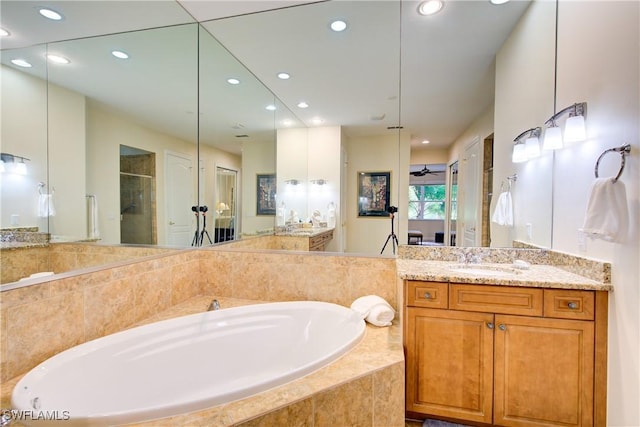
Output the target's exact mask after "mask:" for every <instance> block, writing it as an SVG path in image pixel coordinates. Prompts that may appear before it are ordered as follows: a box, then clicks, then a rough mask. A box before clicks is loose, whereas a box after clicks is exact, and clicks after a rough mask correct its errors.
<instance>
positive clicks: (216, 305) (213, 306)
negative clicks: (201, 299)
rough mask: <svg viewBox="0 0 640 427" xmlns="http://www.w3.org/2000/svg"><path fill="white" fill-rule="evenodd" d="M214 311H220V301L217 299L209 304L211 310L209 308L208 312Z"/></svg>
mask: <svg viewBox="0 0 640 427" xmlns="http://www.w3.org/2000/svg"><path fill="white" fill-rule="evenodd" d="M213 310H220V301H218V300H217V299H214V300H213V301H211V304H209V308H207V311H213Z"/></svg>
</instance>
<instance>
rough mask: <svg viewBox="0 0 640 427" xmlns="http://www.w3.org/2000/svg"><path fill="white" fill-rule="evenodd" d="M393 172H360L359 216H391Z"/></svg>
mask: <svg viewBox="0 0 640 427" xmlns="http://www.w3.org/2000/svg"><path fill="white" fill-rule="evenodd" d="M390 203H391V172H358V216H359V217H384V218H387V217H388V216H389V207H390Z"/></svg>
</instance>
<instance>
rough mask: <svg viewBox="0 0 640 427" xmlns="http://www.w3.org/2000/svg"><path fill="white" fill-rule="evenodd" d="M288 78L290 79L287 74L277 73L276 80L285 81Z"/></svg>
mask: <svg viewBox="0 0 640 427" xmlns="http://www.w3.org/2000/svg"><path fill="white" fill-rule="evenodd" d="M289 77H291V76H290V75H289V73H278V78H279V79H282V80H287V79H288V78H289Z"/></svg>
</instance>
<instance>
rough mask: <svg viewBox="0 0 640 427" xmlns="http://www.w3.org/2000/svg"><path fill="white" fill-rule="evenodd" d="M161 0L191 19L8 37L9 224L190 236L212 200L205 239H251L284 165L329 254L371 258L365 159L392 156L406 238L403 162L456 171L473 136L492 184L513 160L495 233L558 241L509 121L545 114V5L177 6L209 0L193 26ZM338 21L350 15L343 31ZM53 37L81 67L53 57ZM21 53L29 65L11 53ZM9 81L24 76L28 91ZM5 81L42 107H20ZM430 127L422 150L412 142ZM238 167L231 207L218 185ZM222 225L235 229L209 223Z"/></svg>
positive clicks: (544, 162) (546, 165)
mask: <svg viewBox="0 0 640 427" xmlns="http://www.w3.org/2000/svg"><path fill="white" fill-rule="evenodd" d="M8 3H15V4H20V3H21V2H8ZM97 3H100V7H107V8H116V9H117V8H118V7H120V6H119V5H120V4H119V3H113V4H110V5H106V3H105V4H103V3H102V2H97ZM133 3H135V2H133ZM160 3H163V4H164V6H162V7H166V6H167V5H166V4H165V3H169V4H172V5H174V6H176V7H177V9H178V10H179V13H178V15H179V18H176V19H175V20H174V21H173V23H176V22H177V23H179V24H180V25H167V24H168V23H171V22H169V21H170V20H169V21H167V22H166V23H165V24H162V25H148V26H146V25H147V24H141V28H145V26H146V28H150V27H157V28H152V29H141V30H139V31H128V32H120V33H117V34H115V33H114V32H113V31H106V30H105V31H104V32H103V33H102V34H107V33H109V35H100V34H94V35H92V37H88V38H80V39H78V38H77V36H75V37H74V34H70V35H67V34H64V35H63V36H60V37H58V38H53V39H49V40H42V41H50V40H61V39H64V40H68V41H62V42H50V43H47V44H40V45H35V46H31V47H28V48H20V49H13V48H12V49H5V50H3V51H2V67H3V69H2V71H3V72H2V76H3V108H2V115H3V117H2V118H3V129H2V151H3V152H10V153H15V154H16V155H19V156H24V157H25V158H28V159H30V160H29V161H28V162H27V163H28V166H29V167H30V173H29V175H27V176H26V177H23V178H24V179H23V180H22V181H21V183H20V184H19V185H18V184H14V183H13V181H11V182H10V181H9V179H13V177H11V178H10V177H9V176H8V175H7V174H3V178H2V179H3V182H2V217H1V226H2V228H11V227H14V226H15V225H35V226H37V227H38V228H39V229H40V230H42V231H45V232H48V233H51V235H52V236H53V237H54V239H57V240H60V241H63V240H87V239H89V240H97V241H99V242H100V243H101V244H109V245H111V244H120V243H121V242H123V241H125V240H123V234H122V229H123V227H122V222H123V221H128V223H127V224H128V225H127V227H128V229H130V230H133V231H129V232H127V233H126V234H131V233H134V232H135V231H137V229H138V228H141V227H144V228H145V230H147V235H148V237H145V239H146V241H150V242H152V243H154V244H156V245H159V246H168V247H189V246H191V245H192V244H193V238H194V231H198V230H200V231H201V230H202V226H203V222H202V221H203V219H204V218H203V215H202V213H201V211H200V210H199V208H200V207H205V206H206V207H207V212H206V213H207V218H206V219H207V229H208V230H207V231H208V232H209V234H210V235H211V237H212V240H213V241H214V242H213V243H217V242H221V241H222V240H225V241H226V240H228V239H229V238H230V236H233V238H234V239H235V238H243V237H250V236H254V235H260V234H263V233H270V232H273V229H274V226H275V224H276V216H275V215H274V214H270V213H269V212H267V213H268V214H266V215H265V212H264V211H262V212H261V211H260V210H259V209H257V207H256V197H257V194H258V191H259V185H260V184H259V178H260V177H262V176H276V177H277V180H278V181H277V193H276V194H275V200H274V201H273V206H275V207H276V208H277V207H278V206H280V205H285V206H286V207H287V210H288V211H291V210H295V211H296V213H297V214H298V216H299V217H300V218H305V219H306V218H307V217H309V216H310V214H311V213H312V212H313V211H315V210H320V211H327V210H328V207H329V206H333V207H334V208H335V209H336V211H335V212H336V215H337V216H338V217H339V218H338V219H337V221H336V223H337V225H338V227H337V228H336V235H335V238H334V241H333V242H332V243H331V246H329V247H328V249H329V250H332V251H346V252H357V253H370V254H377V253H379V251H380V247H381V246H382V244H383V243H384V241H385V238H386V237H387V234H388V233H389V231H390V227H389V221H388V218H373V219H372V218H361V217H359V216H358V209H357V200H358V194H357V188H358V185H357V182H358V176H359V174H361V173H366V172H390V180H391V186H392V188H391V196H390V197H391V200H390V205H394V206H398V207H399V213H398V215H397V216H396V221H397V222H396V232H397V233H398V235H399V237H400V241H401V243H405V242H406V241H407V239H406V237H407V229H408V228H413V224H410V223H409V221H408V215H409V214H408V210H409V202H410V201H409V196H408V194H407V193H408V191H407V188H408V187H409V178H410V176H411V175H410V173H409V172H410V171H411V170H412V169H411V168H410V166H409V165H410V164H415V165H420V167H422V166H424V165H426V164H429V165H432V164H440V165H444V166H443V168H442V170H443V171H447V170H449V169H448V168H447V167H448V165H451V164H452V163H454V162H456V161H457V162H458V165H459V171H460V178H461V180H460V183H462V182H464V181H463V179H462V178H463V177H464V173H465V171H464V158H463V153H464V150H465V148H467V146H468V145H469V144H470V143H471V141H473V140H474V138H475V137H476V136H479V137H480V141H481V142H482V143H484V142H485V140H486V139H487V138H488V137H489V136H490V135H493V144H494V155H493V163H494V165H493V186H492V188H491V189H492V191H491V192H492V193H493V194H494V195H495V194H496V193H497V192H499V188H500V183H501V182H502V181H504V180H505V179H506V177H507V176H511V175H513V174H518V177H519V178H518V181H517V183H516V184H515V186H516V187H515V188H516V190H514V199H518V200H519V201H520V202H522V203H521V204H518V212H517V213H516V215H521V214H522V215H524V216H523V217H522V219H518V226H517V227H514V228H512V229H509V230H502V231H500V230H492V232H491V233H492V240H491V243H490V244H491V245H493V246H496V245H501V246H504V245H510V244H511V242H512V241H513V240H515V239H519V238H521V237H522V235H521V233H522V232H523V231H522V230H526V229H527V227H526V224H533V226H532V227H529V228H528V230H531V228H533V235H534V237H533V238H531V239H527V238H526V237H527V236H526V235H525V238H524V240H528V241H530V242H532V243H536V244H540V245H543V246H549V245H550V243H549V239H550V220H551V215H550V202H549V203H546V202H545V200H547V199H546V197H547V196H550V193H551V172H552V171H551V166H550V164H551V162H550V161H549V157H550V156H548V155H547V156H543V157H541V158H540V159H538V160H535V161H533V162H529V163H527V164H522V165H514V164H513V163H511V158H510V155H511V146H512V140H513V137H515V135H517V134H518V133H519V132H520V131H522V130H524V129H525V127H531V126H533V125H535V124H539V123H541V122H543V121H544V119H545V118H546V117H548V115H549V114H550V113H551V112H552V110H553V57H554V52H555V50H554V43H555V40H554V37H555V36H554V35H555V30H554V25H555V4H554V3H553V2H545V1H533V2H510V3H508V4H506V5H503V6H500V7H498V6H493V5H490V4H489V3H488V2H477V1H456V2H449V3H447V5H446V7H445V8H444V9H443V11H441V15H439V16H438V15H436V16H433V17H424V16H418V15H417V13H416V10H417V2H412V1H401V2H400V1H384V2H378V1H371V2H366V1H365V2H360V1H358V2H355V1H354V2H343V1H330V2H320V3H314V4H307V5H298V6H296V7H290V8H284V9H280V10H273V11H266V12H260V13H253V14H247V15H242V16H235V17H232V18H223V19H213V20H211V19H209V17H208V15H207V13H205V12H203V13H201V14H199V13H200V12H199V11H200V10H202V9H206V7H205V6H207V5H205V4H197V5H196V4H195V3H194V4H190V3H189V2H185V3H184V6H185V7H186V8H187V9H189V8H190V7H194V8H195V7H196V6H197V8H196V9H193V10H190V13H191V14H192V15H193V16H194V17H195V19H196V20H197V21H200V23H199V24H198V23H185V22H188V21H189V19H192V18H189V19H185V16H184V12H185V11H184V9H182V6H181V5H180V4H179V3H173V2H160ZM484 3H487V4H484ZM154 4H155V3H154ZM211 5H212V6H210V7H215V2H211ZM83 7H85V6H83ZM207 7H209V6H207ZM7 16H8V15H7ZM336 18H341V19H342V20H344V21H345V22H346V23H347V30H346V31H344V32H334V31H331V29H330V23H331V22H332V21H333V20H335V19H336ZM438 19H440V20H438ZM452 23H455V25H452ZM66 25H67V27H70V26H72V22H71V20H68V22H67V23H66ZM100 28H102V27H99V28H98V29H97V30H96V31H100ZM130 29H131V28H126V30H130ZM122 30H124V29H122ZM122 30H120V31H122ZM401 30H402V40H401V39H400V37H401V36H400V35H401ZM116 32H117V31H116ZM255 34H260V37H255ZM481 40H482V43H481V45H480V47H479V45H478V43H480V41H481ZM436 41H437V42H436ZM461 46H471V48H470V50H465V49H461V48H460V47H461ZM3 47H4V45H3ZM113 51H121V52H124V53H126V54H127V55H128V56H129V58H127V59H124V58H118V57H115V56H114V55H113V54H112V52H113ZM45 53H51V54H55V55H58V56H60V57H63V58H67V59H69V60H70V61H71V63H70V64H54V63H46V62H45V60H44V59H43V58H44V55H45ZM16 57H21V58H25V60H27V59H28V60H31V62H32V67H30V68H28V69H27V68H21V67H19V66H16V65H15V64H12V63H11V62H10V61H11V60H12V59H15V58H16ZM425 64H427V65H428V66H425ZM280 72H286V73H287V74H289V78H288V79H283V78H281V77H282V76H280V77H279V76H278V74H279V73H280ZM469 76H471V77H469ZM16 78H20V79H22V80H24V81H25V82H30V84H31V86H30V89H29V90H28V91H24V90H23V89H18V88H19V86H18V85H17V84H15V83H14V81H15V79H16ZM5 79H7V80H5ZM8 79H14V81H12V82H11V84H5V81H9V80H8ZM456 79H458V80H456ZM460 79H461V80H460ZM532 79H533V80H532ZM449 81H450V83H451V84H447V82H449ZM462 81H466V82H468V83H473V84H471V85H469V86H464V85H462V84H461V83H460V82H462ZM532 81H533V82H534V83H535V84H530V83H531V82H532ZM456 82H457V83H456ZM21 84H22V83H21ZM24 84H27V83H24ZM401 86H402V91H401ZM7 88H16V92H15V93H16V96H18V95H17V94H18V93H20V96H21V97H22V98H25V99H28V100H29V102H31V104H25V105H26V106H25V107H21V108H9V103H10V101H8V100H9V99H10V98H9V96H8V95H9V94H10V93H12V92H11V90H12V89H7ZM19 91H21V92H19ZM24 94H28V95H29V97H25V96H24ZM16 105H17V104H16ZM21 120H22V121H21ZM24 120H28V122H27V123H28V124H26V125H25V124H21V123H24ZM6 123H15V124H16V126H6V125H5V124H6ZM442 125H446V126H442ZM400 128H402V129H400ZM423 139H430V140H431V141H432V145H431V147H430V148H428V149H422V148H419V147H422V146H419V145H417V144H418V143H419V142H420V141H422V140H423ZM27 142H28V143H27ZM409 145H411V152H409ZM327 159H329V160H330V161H327ZM150 165H154V167H152V166H150ZM221 171H223V172H221ZM230 175H233V176H234V177H235V178H234V179H235V181H234V182H235V183H234V191H235V192H236V194H235V200H234V201H233V202H232V203H234V208H233V210H234V211H233V214H232V215H230V213H231V211H230V209H224V208H225V205H228V206H230V205H229V203H227V202H226V201H224V200H222V198H221V197H220V196H219V195H218V193H219V192H220V190H219V189H220V188H223V187H224V188H225V189H226V190H225V191H228V184H229V179H230V178H229V176H230ZM443 175H446V176H449V174H447V173H444V174H443ZM293 180H295V181H297V182H298V183H299V184H300V185H298V186H295V187H294V186H290V183H291V182H293ZM320 180H324V183H325V184H326V185H323V186H318V185H316V184H314V183H317V182H319V181H320ZM285 181H289V183H286V182H285ZM40 182H42V183H44V186H42V187H39V185H38V184H39V183H40ZM445 184H446V186H448V187H450V186H449V184H448V183H447V182H445ZM40 193H44V194H45V195H53V200H54V203H55V209H56V212H55V215H51V212H48V213H49V214H47V212H45V214H44V215H42V216H39V215H38V214H37V213H38V209H37V208H38V206H39V201H40V199H41V197H40V196H41V194H40ZM458 194H459V196H458V197H459V200H457V201H456V202H457V209H458V211H459V212H462V209H463V208H464V200H463V198H462V195H463V194H464V190H463V189H462V188H460V190H459V193H458ZM480 198H481V197H480ZM549 200H550V199H549ZM194 206H195V207H196V208H197V212H194V211H192V209H191V208H192V207H194ZM447 206H451V205H450V204H448V205H447ZM532 206H535V207H536V208H535V209H532V208H531V207H532ZM540 206H545V208H540ZM547 206H548V211H547ZM92 209H95V210H96V214H91V212H92V211H91V210H92ZM449 209H451V208H449ZM196 213H197V215H196ZM527 215H534V216H533V217H528V216H527ZM230 216H232V217H233V221H231V218H229V217H230ZM147 219H148V221H147ZM131 220H133V221H131ZM457 223H458V224H457V225H456V226H460V225H459V223H460V221H457ZM141 224H142V225H141ZM216 230H217V231H221V232H222V233H224V236H226V237H224V239H222V238H221V239H219V240H218V239H215V238H213V237H214V232H215V231H216ZM428 234H429V235H431V234H434V237H435V232H433V233H432V231H429V232H428ZM544 236H549V238H547V237H544ZM425 237H426V235H425ZM537 237H540V238H539V239H537ZM127 240H129V239H128V238H127ZM132 240H135V239H133V238H132ZM425 240H427V239H426V238H425ZM447 240H448V241H449V242H450V241H451V240H450V239H445V241H447ZM204 243H207V240H206V239H205V240H204Z"/></svg>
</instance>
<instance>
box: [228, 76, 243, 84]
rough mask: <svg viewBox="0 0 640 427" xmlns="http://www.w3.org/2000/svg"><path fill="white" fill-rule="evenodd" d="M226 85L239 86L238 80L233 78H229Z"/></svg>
mask: <svg viewBox="0 0 640 427" xmlns="http://www.w3.org/2000/svg"><path fill="white" fill-rule="evenodd" d="M227 83H229V84H230V85H239V84H240V80H238V79H234V78H230V79H227Z"/></svg>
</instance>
